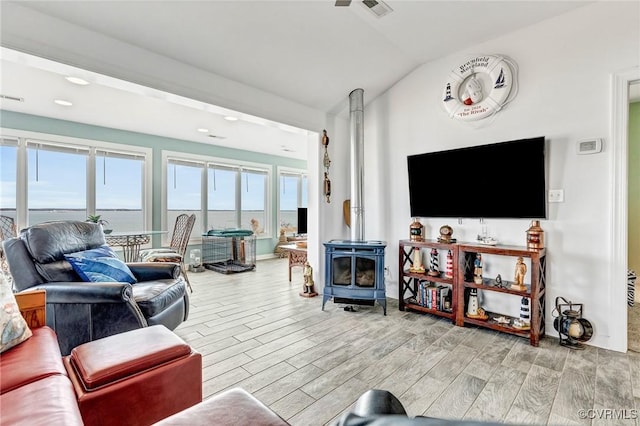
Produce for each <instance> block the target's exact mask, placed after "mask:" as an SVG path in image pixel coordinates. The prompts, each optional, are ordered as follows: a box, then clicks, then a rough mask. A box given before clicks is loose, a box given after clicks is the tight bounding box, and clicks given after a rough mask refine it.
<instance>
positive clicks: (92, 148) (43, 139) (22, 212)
mask: <svg viewBox="0 0 640 426" xmlns="http://www.w3.org/2000/svg"><path fill="white" fill-rule="evenodd" d="M5 139H7V140H17V148H18V152H17V158H16V162H17V165H16V173H17V176H16V227H17V229H22V228H25V227H27V226H28V210H29V206H28V186H29V181H28V169H27V168H28V158H27V157H28V156H27V149H28V148H30V147H31V146H32V145H33V144H34V143H35V144H42V145H45V146H49V147H53V148H56V147H58V148H59V149H61V150H68V149H71V150H74V149H75V150H78V151H83V152H86V153H87V157H86V160H87V170H86V176H85V178H86V180H87V181H86V183H87V198H86V208H87V214H88V215H91V214H95V211H96V186H95V185H96V177H95V173H96V166H95V161H96V157H97V155H98V154H97V153H98V152H101V153H104V152H113V153H117V154H123V155H130V156H134V157H142V159H143V172H142V194H140V196H141V200H142V210H143V211H142V220H143V226H144V227H145V228H150V227H151V223H152V204H151V199H152V197H151V194H150V191H151V190H152V188H153V185H152V179H153V150H152V149H151V148H145V147H140V146H134V145H127V144H118V143H112V142H105V141H98V140H94V139H87V138H76V137H70V136H62V135H53V134H48V133H40V132H33V131H27V130H17V129H9V128H3V127H0V144H3V145H5V144H4V143H3V141H4V140H5ZM6 145H10V146H15V145H12V144H6Z"/></svg>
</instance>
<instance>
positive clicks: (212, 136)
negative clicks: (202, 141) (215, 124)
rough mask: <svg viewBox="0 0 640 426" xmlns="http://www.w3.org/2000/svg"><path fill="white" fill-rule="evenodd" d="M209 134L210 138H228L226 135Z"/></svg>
mask: <svg viewBox="0 0 640 426" xmlns="http://www.w3.org/2000/svg"><path fill="white" fill-rule="evenodd" d="M207 136H209V137H210V138H213V139H226V138H227V137H226V136H218V135H207Z"/></svg>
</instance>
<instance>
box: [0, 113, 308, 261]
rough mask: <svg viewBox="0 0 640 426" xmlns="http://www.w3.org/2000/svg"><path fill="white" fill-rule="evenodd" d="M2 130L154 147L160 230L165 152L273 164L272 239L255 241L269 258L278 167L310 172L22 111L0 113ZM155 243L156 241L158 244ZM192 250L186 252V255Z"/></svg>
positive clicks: (273, 160) (285, 162) (256, 156)
mask: <svg viewBox="0 0 640 426" xmlns="http://www.w3.org/2000/svg"><path fill="white" fill-rule="evenodd" d="M0 127H2V128H6V129H17V130H25V131H32V132H39V133H45V134H52V135H60V136H68V137H74V138H82V139H92V140H98V141H104V142H111V143H117V144H122V145H133V146H141V147H146V148H151V149H152V150H153V154H152V158H153V170H152V175H153V188H152V208H153V212H152V226H153V229H160V228H161V197H162V150H169V151H177V152H185V153H189V154H198V155H207V156H211V157H218V158H225V159H230V160H240V161H249V162H254V163H261V164H270V165H271V166H272V170H271V180H272V182H271V188H272V200H271V229H272V230H273V231H272V233H273V235H272V236H271V238H259V239H258V240H257V242H256V254H257V255H258V256H260V255H266V254H271V253H273V249H274V248H275V246H276V244H277V242H278V229H279V226H278V224H277V223H276V222H277V216H278V215H277V212H278V205H277V193H278V191H277V188H278V185H277V183H278V175H277V173H278V170H277V168H278V166H281V167H290V168H296V169H302V170H306V169H307V162H306V161H304V160H297V159H292V158H286V157H279V156H276V155H268V154H262V153H258V152H252V151H244V150H240V149H233V148H225V147H220V146H215V145H207V144H203V143H199V142H192V141H187V140H182V139H173V138H167V137H163V136H156V135H149V134H145V133H137V132H130V131H126V130H120V129H114V128H109V127H101V126H93V125H90V124H83V123H76V122H73V121H66V120H58V119H53V118H47V117H41V116H36V115H29V114H22V113H19V112H13V111H5V110H0ZM155 242H156V241H154V243H155ZM188 252H189V251H188V250H187V253H188Z"/></svg>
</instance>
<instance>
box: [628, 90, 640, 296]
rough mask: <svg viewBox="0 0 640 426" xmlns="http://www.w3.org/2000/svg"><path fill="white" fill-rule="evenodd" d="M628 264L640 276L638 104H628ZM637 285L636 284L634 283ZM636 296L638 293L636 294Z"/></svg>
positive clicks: (639, 144) (639, 128)
mask: <svg viewBox="0 0 640 426" xmlns="http://www.w3.org/2000/svg"><path fill="white" fill-rule="evenodd" d="M628 149H629V155H628V158H629V163H628V164H627V169H628V170H629V172H628V176H629V196H628V208H629V209H628V217H629V219H628V220H629V223H628V230H629V232H628V238H629V243H628V250H629V253H628V256H629V259H628V264H629V269H633V270H634V271H636V274H640V102H634V103H631V104H629V148H628ZM636 285H638V282H636ZM636 294H638V292H636Z"/></svg>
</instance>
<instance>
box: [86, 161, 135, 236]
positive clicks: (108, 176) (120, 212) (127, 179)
mask: <svg viewBox="0 0 640 426" xmlns="http://www.w3.org/2000/svg"><path fill="white" fill-rule="evenodd" d="M95 166H96V167H95V169H96V214H98V215H100V216H102V217H103V218H105V219H106V220H107V221H108V224H107V226H106V228H109V229H117V230H118V231H140V230H145V229H146V227H145V220H144V209H143V206H144V199H145V194H144V190H143V185H142V183H143V182H144V179H143V178H144V157H143V156H140V155H131V154H127V153H119V152H109V151H102V150H99V151H97V153H96V159H95Z"/></svg>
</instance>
